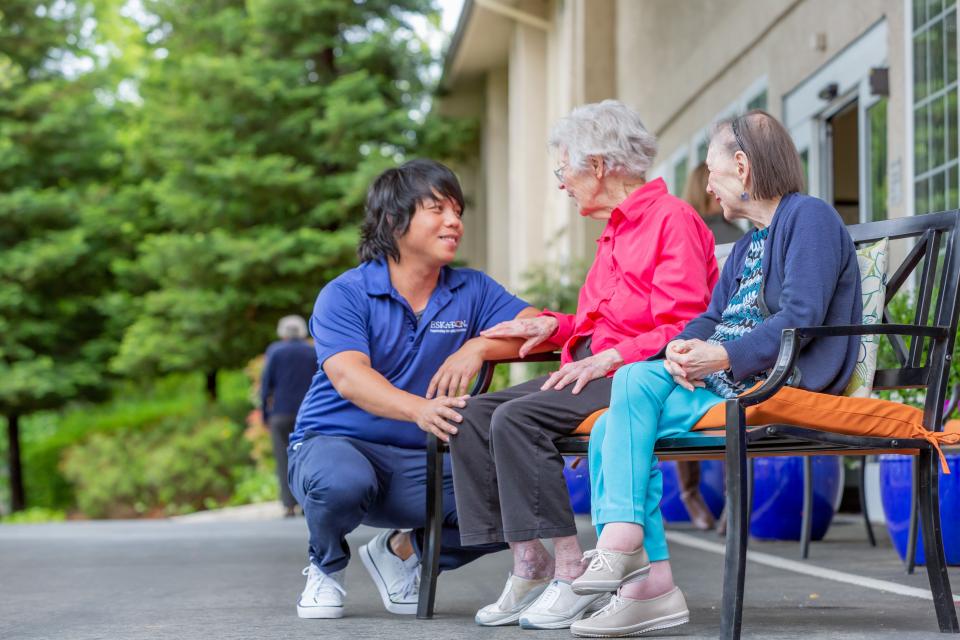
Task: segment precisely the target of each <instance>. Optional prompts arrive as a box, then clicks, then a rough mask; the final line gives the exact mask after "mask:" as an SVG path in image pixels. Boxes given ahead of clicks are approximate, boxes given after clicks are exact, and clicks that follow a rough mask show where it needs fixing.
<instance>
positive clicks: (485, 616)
mask: <svg viewBox="0 0 960 640" xmlns="http://www.w3.org/2000/svg"><path fill="white" fill-rule="evenodd" d="M550 580H551V579H550V578H542V579H540V580H527V579H526V578H518V577H517V576H515V575H513V574H511V575H510V577H509V578H507V584H506V585H505V586H504V587H503V593H501V594H500V597H499V598H497V601H496V602H494V603H493V604H488V605H487V606H485V607H484V608H483V609H480V611H477V616H476V618H474V620H475V621H476V623H477V624H479V625H481V626H484V627H500V626H505V625H508V624H517V620H519V619H520V614H522V613H523V612H524V610H525V609H526V608H527V607H529V606H530V605H531V604H533V603H534V602H535V601H536V600H537V598H539V597H540V594H542V593H543V592H544V590H545V589H546V588H547V585H548V584H550Z"/></svg>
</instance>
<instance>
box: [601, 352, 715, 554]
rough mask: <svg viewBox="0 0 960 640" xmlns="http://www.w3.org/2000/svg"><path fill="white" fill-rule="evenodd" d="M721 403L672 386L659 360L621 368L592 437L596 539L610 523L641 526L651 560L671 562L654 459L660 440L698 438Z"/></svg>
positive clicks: (712, 395)
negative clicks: (700, 426)
mask: <svg viewBox="0 0 960 640" xmlns="http://www.w3.org/2000/svg"><path fill="white" fill-rule="evenodd" d="M720 402H723V398H721V397H720V396H718V395H717V394H715V393H713V392H712V391H707V390H706V389H701V388H695V389H694V390H693V391H687V390H686V389H684V388H683V387H681V386H679V385H678V384H677V383H676V382H674V381H673V378H672V377H671V376H670V374H669V373H667V370H666V369H664V367H663V361H662V360H654V361H646V362H636V363H634V364H630V365H627V366H625V367H622V368H621V369H620V370H619V371H617V373H616V375H615V376H614V378H613V391H612V392H611V395H610V409H609V410H608V411H607V412H606V413H605V414H603V415H602V416H600V419H599V420H597V423H596V425H595V426H594V427H593V431H592V432H591V433H590V451H589V454H588V455H589V461H590V489H591V491H592V493H591V511H592V515H593V524H594V525H595V526H596V527H597V535H600V532H601V531H602V530H603V525H605V524H608V523H610V522H631V523H634V524H639V525H641V526H643V534H644V543H643V546H644V547H645V548H646V550H647V555H648V556H649V557H650V560H651V561H653V562H656V561H658V560H666V559H667V558H669V557H670V554H669V552H668V550H667V538H666V534H665V532H664V530H663V516H662V515H661V514H660V499H661V498H662V497H663V474H661V473H660V467H659V465H658V464H657V458H656V456H654V455H653V449H654V445H656V443H657V440H659V439H660V438H669V437H677V436H688V437H697V435H696V434H694V433H690V429H691V428H693V425H695V424H696V423H697V421H698V420H700V418H701V417H703V415H704V414H705V413H706V412H707V411H709V410H710V408H711V407H713V406H714V405H716V404H718V403H720Z"/></svg>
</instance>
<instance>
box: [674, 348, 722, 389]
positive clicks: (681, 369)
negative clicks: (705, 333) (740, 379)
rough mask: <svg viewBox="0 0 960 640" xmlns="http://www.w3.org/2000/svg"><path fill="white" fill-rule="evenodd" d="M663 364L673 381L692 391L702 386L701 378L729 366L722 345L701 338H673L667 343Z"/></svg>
mask: <svg viewBox="0 0 960 640" xmlns="http://www.w3.org/2000/svg"><path fill="white" fill-rule="evenodd" d="M663 366H664V368H665V369H666V370H667V373H669V374H670V375H671V376H673V381H674V382H676V383H677V384H678V385H680V386H681V387H683V388H684V389H686V390H687V391H693V388H694V387H703V386H704V384H703V379H704V378H706V377H707V376H708V375H710V374H711V373H716V372H717V371H723V370H724V369H726V368H728V367H729V366H730V359H729V358H728V357H727V350H726V349H724V348H723V345H719V344H716V343H713V342H705V341H703V340H697V339H693V340H674V341H672V342H671V343H669V344H668V345H667V350H666V354H665V359H664V361H663Z"/></svg>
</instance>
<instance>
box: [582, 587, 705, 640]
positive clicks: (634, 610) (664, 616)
mask: <svg viewBox="0 0 960 640" xmlns="http://www.w3.org/2000/svg"><path fill="white" fill-rule="evenodd" d="M689 621H690V611H689V610H688V609H687V601H686V600H685V599H684V597H683V594H682V593H681V592H680V589H678V588H676V587H674V588H673V590H671V591H668V592H667V593H665V594H663V595H662V596H657V597H656V598H651V599H650V600H631V599H629V598H621V597H620V596H619V595H615V596H613V597H612V598H611V599H610V604H608V605H607V606H606V607H604V608H603V609H600V611H597V612H596V613H595V614H593V615H592V616H590V617H589V618H585V619H583V620H578V621H577V622H574V623H573V624H572V625H571V626H570V632H571V633H572V634H573V635H574V636H577V637H578V638H624V637H627V636H638V635H640V634H642V633H646V632H648V631H659V630H661V629H669V628H670V627H677V626H680V625H681V624H686V623H687V622H689Z"/></svg>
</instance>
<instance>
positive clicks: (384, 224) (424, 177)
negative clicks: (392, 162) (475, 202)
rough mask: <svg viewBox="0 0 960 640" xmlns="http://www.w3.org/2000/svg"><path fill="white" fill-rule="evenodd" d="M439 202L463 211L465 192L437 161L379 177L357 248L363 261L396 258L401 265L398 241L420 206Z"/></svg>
mask: <svg viewBox="0 0 960 640" xmlns="http://www.w3.org/2000/svg"><path fill="white" fill-rule="evenodd" d="M437 198H449V199H450V200H452V201H453V202H455V203H457V206H459V207H460V211H463V191H462V190H461V189H460V183H459V182H458V181H457V177H456V176H455V175H453V171H450V169H448V168H447V167H445V166H444V165H442V164H440V163H439V162H436V161H434V160H426V159H418V160H410V161H409V162H405V163H403V164H402V165H400V166H399V167H396V168H395V169H387V170H386V171H384V172H383V173H381V174H380V175H379V176H377V179H376V180H374V181H373V184H372V185H370V190H369V191H368V192H367V208H366V214H365V216H364V219H363V226H362V227H361V228H360V246H358V247H357V255H358V256H359V257H360V261H361V262H369V261H371V260H378V259H380V258H393V259H394V260H396V261H398V262H399V261H400V248H399V247H397V238H399V237H400V236H402V235H403V234H405V233H406V232H407V229H409V228H410V219H411V218H413V214H414V213H416V211H417V206H418V205H420V204H422V203H424V202H425V201H429V200H435V199H437Z"/></svg>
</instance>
